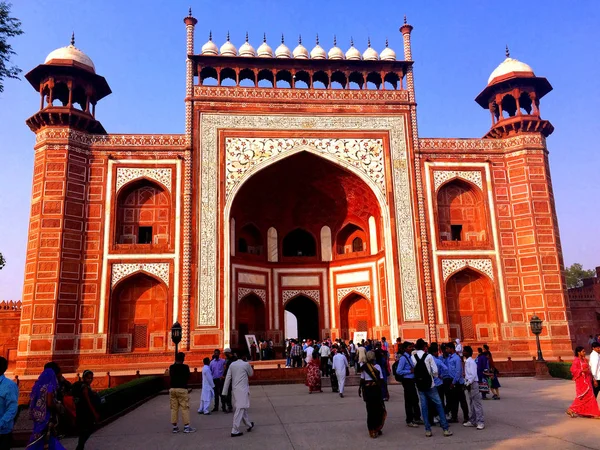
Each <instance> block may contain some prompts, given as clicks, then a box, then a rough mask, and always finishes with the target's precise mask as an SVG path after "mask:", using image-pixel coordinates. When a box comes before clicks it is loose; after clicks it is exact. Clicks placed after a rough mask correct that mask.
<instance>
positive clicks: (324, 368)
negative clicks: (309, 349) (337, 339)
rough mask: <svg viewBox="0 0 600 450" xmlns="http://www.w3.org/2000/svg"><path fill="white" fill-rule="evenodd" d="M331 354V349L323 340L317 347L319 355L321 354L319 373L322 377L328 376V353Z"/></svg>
mask: <svg viewBox="0 0 600 450" xmlns="http://www.w3.org/2000/svg"><path fill="white" fill-rule="evenodd" d="M330 354H331V349H330V348H329V345H328V343H327V341H323V344H321V348H320V349H319V355H321V375H322V376H324V377H328V376H329V355H330Z"/></svg>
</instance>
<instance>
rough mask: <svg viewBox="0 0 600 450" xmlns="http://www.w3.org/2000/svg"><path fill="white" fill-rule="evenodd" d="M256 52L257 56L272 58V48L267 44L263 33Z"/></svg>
mask: <svg viewBox="0 0 600 450" xmlns="http://www.w3.org/2000/svg"><path fill="white" fill-rule="evenodd" d="M256 53H257V55H258V57H259V58H272V57H273V49H272V48H271V47H270V46H269V44H267V35H266V34H265V35H263V43H262V44H260V47H258V49H257V50H256Z"/></svg>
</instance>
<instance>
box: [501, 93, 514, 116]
mask: <svg viewBox="0 0 600 450" xmlns="http://www.w3.org/2000/svg"><path fill="white" fill-rule="evenodd" d="M502 111H503V112H505V113H507V114H508V116H509V117H514V115H515V114H516V113H517V101H516V100H515V98H514V97H513V96H512V95H510V94H507V95H505V96H504V97H503V98H502ZM503 117H505V118H506V116H504V114H503Z"/></svg>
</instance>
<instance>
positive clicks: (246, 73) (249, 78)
mask: <svg viewBox="0 0 600 450" xmlns="http://www.w3.org/2000/svg"><path fill="white" fill-rule="evenodd" d="M239 78H240V86H242V87H255V86H256V77H255V76H254V72H253V71H252V70H250V69H242V70H240V75H239Z"/></svg>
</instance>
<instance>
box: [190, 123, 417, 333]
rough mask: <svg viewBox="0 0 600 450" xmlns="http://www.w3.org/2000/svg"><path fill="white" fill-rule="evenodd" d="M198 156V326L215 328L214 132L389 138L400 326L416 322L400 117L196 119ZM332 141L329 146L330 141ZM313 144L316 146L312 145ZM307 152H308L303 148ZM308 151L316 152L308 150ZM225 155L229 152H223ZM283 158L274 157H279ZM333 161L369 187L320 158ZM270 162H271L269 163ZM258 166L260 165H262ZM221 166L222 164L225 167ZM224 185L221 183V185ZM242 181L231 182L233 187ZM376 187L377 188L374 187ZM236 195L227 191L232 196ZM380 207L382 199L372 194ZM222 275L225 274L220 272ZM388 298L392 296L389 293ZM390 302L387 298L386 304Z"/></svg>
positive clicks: (413, 259)
mask: <svg viewBox="0 0 600 450" xmlns="http://www.w3.org/2000/svg"><path fill="white" fill-rule="evenodd" d="M199 123H200V133H199V139H200V140H201V142H200V152H199V155H200V157H201V162H200V164H199V167H200V174H199V179H200V181H199V192H200V198H199V201H200V205H199V210H200V217H199V223H200V227H199V229H200V235H199V238H198V240H199V242H200V244H199V245H200V248H199V270H198V273H199V278H200V279H199V283H198V285H199V292H198V299H199V301H198V309H197V317H198V322H197V325H199V326H215V325H216V324H217V291H218V289H217V285H218V282H219V277H218V276H217V273H218V272H217V270H218V268H217V264H216V263H215V261H219V253H218V248H219V245H218V236H219V230H218V228H217V227H218V226H219V214H220V213H219V207H218V205H219V202H218V191H219V182H220V181H219V180H220V177H219V167H220V166H219V151H220V149H219V139H218V131H219V130H222V129H231V130H236V129H237V130H239V129H241V130H273V131H277V130H322V131H337V132H340V131H350V132H357V131H364V130H371V131H381V132H383V133H385V134H387V136H389V142H390V149H391V155H392V162H391V163H392V164H391V165H392V167H393V185H394V200H395V201H394V205H395V211H394V212H393V215H394V217H395V221H396V229H397V236H398V253H399V255H400V260H399V267H398V268H397V270H398V272H397V273H399V275H400V286H401V287H402V294H401V295H402V297H401V298H402V308H403V313H404V319H405V320H413V321H414V320H421V306H420V299H419V289H418V286H417V283H418V277H417V261H416V255H415V238H414V229H413V216H412V206H411V192H412V189H411V185H410V181H409V161H408V156H407V153H408V150H407V145H406V133H405V130H406V125H405V119H404V117H398V116H393V117H381V116H324V117H318V118H315V117H313V116H280V115H272V116H265V115H235V114H230V115H225V114H209V113H207V114H202V115H201V117H200V121H199ZM334 141H335V140H334ZM313 144H316V143H313ZM309 149H310V147H309ZM312 151H314V152H317V150H315V149H313V150H312ZM225 154H226V155H228V154H229V150H228V149H225ZM283 154H284V153H283V152H279V153H277V155H279V156H280V157H281V156H282V155H283ZM325 156H328V157H329V159H335V160H336V162H337V163H339V164H340V165H341V166H342V167H344V168H347V169H348V170H350V169H352V170H354V171H355V172H357V173H360V174H361V176H362V177H364V178H365V179H367V180H369V182H370V183H373V181H372V179H371V178H368V176H367V175H366V174H364V172H363V171H362V170H360V169H358V168H357V167H356V166H354V165H353V164H352V163H350V162H348V161H347V160H346V159H341V158H340V157H339V156H338V155H337V154H330V155H324V157H325ZM273 158H274V157H273ZM265 161H266V160H264V161H263V163H261V165H264V162H265ZM225 164H226V165H227V164H228V162H227V161H226V162H225ZM243 172H245V178H247V177H248V176H251V174H252V173H253V172H254V171H253V170H252V169H247V170H245V171H243ZM223 181H225V180H223ZM241 181H242V179H239V180H237V185H238V186H239V183H241ZM375 185H376V186H377V187H379V184H375ZM235 190H236V189H232V190H231V191H230V195H234V194H235ZM377 191H378V194H377V195H378V197H379V198H380V201H383V202H385V197H384V196H383V194H382V193H381V192H380V189H377ZM225 270H227V268H226V269H225ZM388 276H389V277H390V280H393V277H394V272H393V269H392V268H390V267H388ZM390 295H391V296H393V295H394V294H393V293H391V294H390ZM391 300H393V298H392V299H391Z"/></svg>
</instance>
